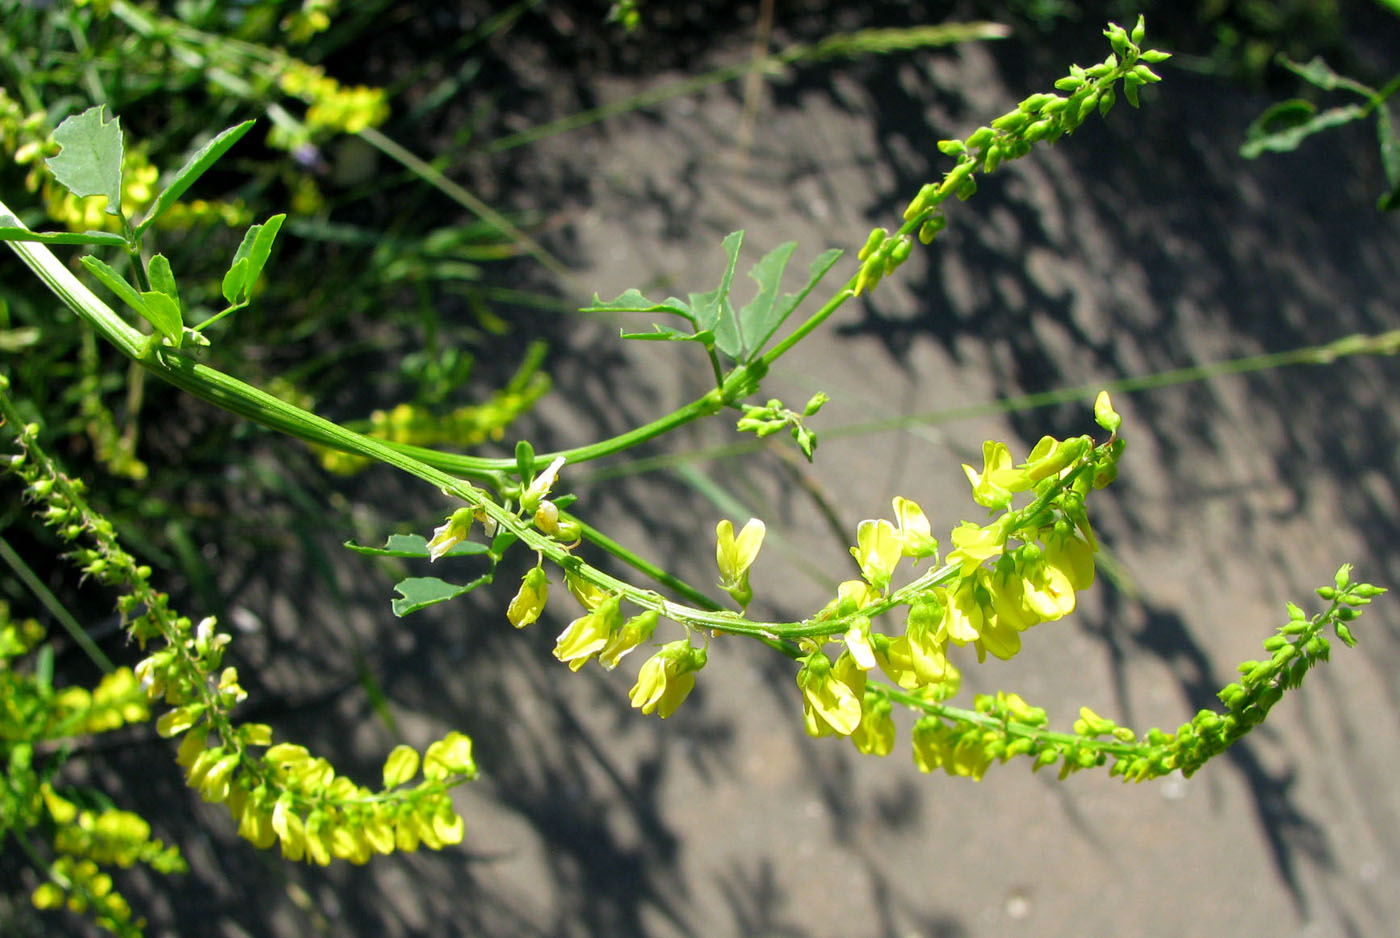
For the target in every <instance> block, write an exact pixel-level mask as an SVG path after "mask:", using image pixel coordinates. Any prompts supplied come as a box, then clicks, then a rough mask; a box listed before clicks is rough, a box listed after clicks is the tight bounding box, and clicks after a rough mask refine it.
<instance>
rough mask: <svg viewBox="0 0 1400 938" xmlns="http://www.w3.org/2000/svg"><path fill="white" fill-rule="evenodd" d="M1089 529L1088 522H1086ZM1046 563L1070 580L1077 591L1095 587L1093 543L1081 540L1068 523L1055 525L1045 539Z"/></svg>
mask: <svg viewBox="0 0 1400 938" xmlns="http://www.w3.org/2000/svg"><path fill="white" fill-rule="evenodd" d="M1084 527H1086V528H1087V527H1088V522H1087V521H1086V522H1084ZM1044 543H1045V550H1044V557H1045V562H1046V563H1047V564H1048V565H1050V566H1052V567H1054V568H1056V569H1057V570H1059V571H1060V572H1061V573H1063V574H1064V575H1065V577H1066V578H1068V580H1069V582H1070V585H1071V586H1073V587H1074V589H1076V590H1085V589H1088V588H1089V587H1090V586H1093V585H1094V551H1095V549H1096V548H1095V546H1094V544H1093V543H1092V542H1091V541H1088V540H1085V539H1084V538H1081V537H1080V536H1079V535H1078V534H1077V533H1076V531H1075V529H1074V528H1073V527H1071V526H1070V525H1069V524H1068V523H1066V522H1061V523H1059V524H1057V525H1055V528H1054V530H1053V531H1051V533H1050V534H1049V535H1048V536H1046V538H1045V542H1044Z"/></svg>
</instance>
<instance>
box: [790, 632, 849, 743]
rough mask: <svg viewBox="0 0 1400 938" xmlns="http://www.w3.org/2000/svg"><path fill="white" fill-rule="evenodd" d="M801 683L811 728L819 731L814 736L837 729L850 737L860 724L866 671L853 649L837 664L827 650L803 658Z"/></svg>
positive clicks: (805, 710) (805, 713) (806, 719)
mask: <svg viewBox="0 0 1400 938" xmlns="http://www.w3.org/2000/svg"><path fill="white" fill-rule="evenodd" d="M797 686H798V687H800V688H802V698H803V711H804V712H803V718H804V722H805V723H806V726H807V731H808V732H809V733H812V730H813V728H815V729H816V730H817V732H815V733H812V735H814V736H822V735H825V734H826V732H830V731H835V732H837V733H839V734H841V735H842V736H849V735H851V733H853V732H855V728H856V727H857V726H859V725H860V713H861V699H862V697H863V695H864V694H865V672H864V671H862V670H860V668H859V667H858V666H857V665H856V663H855V659H853V658H852V657H851V655H850V653H849V652H847V653H844V654H842V655H841V657H840V658H838V659H837V660H836V664H835V665H833V664H832V663H831V661H830V660H829V659H828V658H827V657H826V654H825V653H824V652H821V651H815V652H813V653H812V654H810V655H808V656H807V657H806V658H804V659H802V669H801V670H800V671H798V672H797Z"/></svg>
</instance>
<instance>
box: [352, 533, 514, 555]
mask: <svg viewBox="0 0 1400 938" xmlns="http://www.w3.org/2000/svg"><path fill="white" fill-rule="evenodd" d="M345 546H346V547H348V548H350V549H351V550H353V551H354V552H355V553H357V554H369V555H371V556H375V557H421V558H423V559H425V560H426V559H427V558H428V556H429V554H428V539H427V538H426V537H424V536H423V535H421V534H390V535H389V540H388V541H387V542H385V544H384V546H383V547H366V546H365V545H363V544H356V543H355V542H354V541H346V542H345ZM486 551H487V547H486V545H485V544H479V543H477V542H476V541H462V542H460V543H458V544H454V545H452V547H451V549H450V550H448V551H447V553H445V554H443V555H442V556H443V557H469V556H472V555H475V554H484V553H486Z"/></svg>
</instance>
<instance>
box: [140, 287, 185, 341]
mask: <svg viewBox="0 0 1400 938" xmlns="http://www.w3.org/2000/svg"><path fill="white" fill-rule="evenodd" d="M141 299H142V301H144V303H145V304H146V312H145V314H144V315H145V317H146V321H147V322H149V323H150V324H151V325H153V326H155V327H156V331H157V332H159V333H160V334H161V335H163V336H165V337H166V338H168V339H169V340H170V344H171V345H174V346H175V347H176V348H179V347H180V341H181V339H182V338H183V337H184V331H185V320H184V317H183V316H182V315H180V304H179V303H177V302H176V301H175V300H173V299H171V298H170V296H168V295H167V294H165V293H161V292H160V291H158V290H147V291H146V292H144V293H142V294H141Z"/></svg>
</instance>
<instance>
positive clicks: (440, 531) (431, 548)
mask: <svg viewBox="0 0 1400 938" xmlns="http://www.w3.org/2000/svg"><path fill="white" fill-rule="evenodd" d="M474 518H475V513H474V512H473V511H472V509H470V508H458V509H457V510H456V511H454V512H452V514H451V515H450V516H449V517H448V519H447V520H446V521H445V522H443V523H442V524H441V525H439V526H438V527H436V528H434V529H433V538H432V540H430V541H428V560H429V561H433V560H437V559H438V558H439V557H441V556H442V555H444V554H446V553H447V552H448V551H449V550H451V549H452V548H454V547H456V546H457V545H458V544H460V543H462V542H463V541H465V540H466V539H467V535H468V534H470V533H471V530H472V521H473V519H474Z"/></svg>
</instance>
